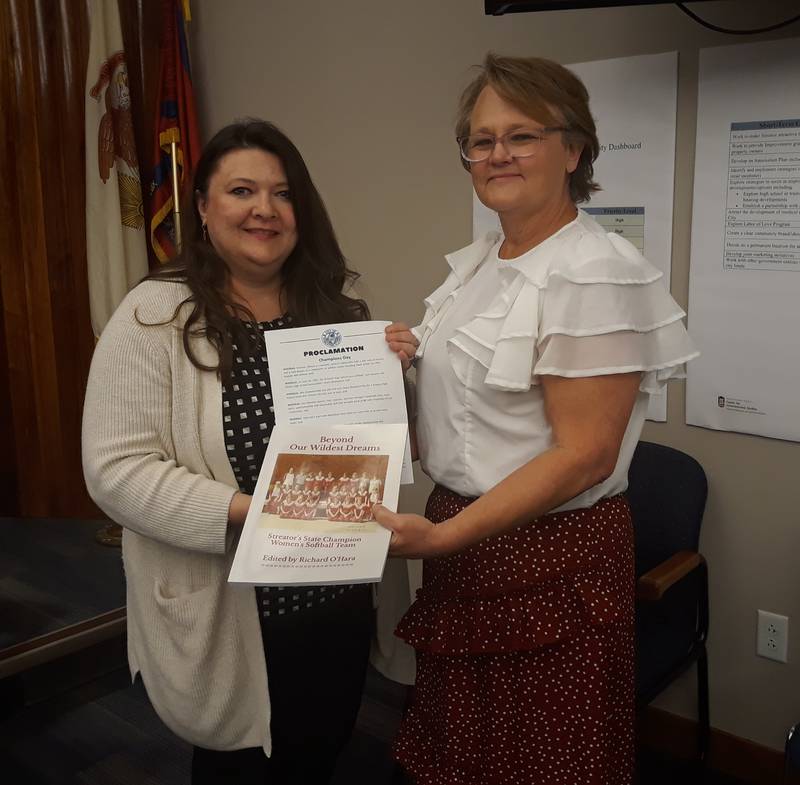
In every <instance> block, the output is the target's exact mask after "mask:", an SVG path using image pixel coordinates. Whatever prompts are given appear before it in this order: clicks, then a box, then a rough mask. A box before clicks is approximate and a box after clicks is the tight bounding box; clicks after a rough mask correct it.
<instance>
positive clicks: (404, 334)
mask: <svg viewBox="0 0 800 785" xmlns="http://www.w3.org/2000/svg"><path fill="white" fill-rule="evenodd" d="M386 342H387V343H388V344H389V348H390V349H391V350H392V351H393V352H395V353H396V354H397V356H398V357H399V358H400V362H401V363H402V365H403V373H405V372H406V371H407V370H408V369H409V368H410V367H411V361H412V360H413V359H414V355H415V354H416V353H417V347H418V346H419V341H418V340H417V336H416V335H414V333H412V332H411V328H410V327H409V326H408V325H407V324H405V323H404V322H392V323H391V324H390V325H389V326H388V327H387V328H386Z"/></svg>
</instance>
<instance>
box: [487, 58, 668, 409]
mask: <svg viewBox="0 0 800 785" xmlns="http://www.w3.org/2000/svg"><path fill="white" fill-rule="evenodd" d="M569 68H570V69H571V70H573V71H574V72H575V73H576V74H577V75H578V76H579V77H580V78H581V79H582V80H583V83H584V84H585V85H586V89H587V90H588V91H589V98H590V106H591V109H592V114H593V115H594V118H595V121H596V123H597V133H598V137H599V139H600V155H599V157H598V159H597V162H596V164H595V179H596V180H597V182H598V183H600V185H601V186H602V188H603V190H602V191H600V192H599V193H597V194H595V195H594V196H592V200H591V202H589V203H588V204H586V205H583V209H584V211H585V212H587V213H589V214H590V215H591V216H592V217H593V218H595V219H596V220H597V221H599V222H600V223H601V224H602V225H603V226H606V227H607V231H609V232H616V233H617V234H619V235H621V236H622V237H625V238H626V239H627V240H630V242H631V243H633V245H635V246H636V248H638V249H639V251H641V253H642V254H644V255H645V256H646V257H647V259H648V260H649V261H650V262H652V263H653V264H654V265H655V266H656V267H657V268H658V269H659V270H660V271H661V272H662V273H663V274H664V279H663V281H664V286H665V287H666V289H667V290H669V286H670V266H671V258H672V195H673V187H674V179H675V114H676V101H677V84H678V54H677V52H667V53H664V54H657V55H642V56H638V57H621V58H616V59H613V60H599V61H597V62H591V63H578V64H575V65H570V66H569ZM472 225H473V236H474V237H478V236H480V235H482V234H483V233H484V232H486V231H488V230H490V229H497V228H499V225H500V224H499V221H498V219H497V215H496V214H495V213H494V212H492V211H490V210H488V209H487V208H486V207H484V206H483V205H482V204H481V203H480V202H479V201H478V199H477V197H476V196H474V195H473V222H472ZM666 416H667V399H666V392H663V393H661V394H660V395H654V396H653V397H652V398H651V400H650V406H649V409H648V417H649V419H651V420H658V421H664V420H666Z"/></svg>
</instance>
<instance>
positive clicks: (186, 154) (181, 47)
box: [150, 0, 200, 262]
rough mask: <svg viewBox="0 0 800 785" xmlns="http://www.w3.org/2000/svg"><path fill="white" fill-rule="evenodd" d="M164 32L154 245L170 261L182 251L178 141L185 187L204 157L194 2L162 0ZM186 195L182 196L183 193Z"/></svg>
mask: <svg viewBox="0 0 800 785" xmlns="http://www.w3.org/2000/svg"><path fill="white" fill-rule="evenodd" d="M161 4H162V16H163V21H162V29H161V55H160V63H159V82H158V103H157V106H158V118H157V120H156V140H155V155H154V157H153V160H154V161H155V162H156V167H155V171H154V173H153V182H152V183H151V185H150V193H151V199H150V210H151V217H150V243H151V245H152V246H153V251H154V252H155V255H156V257H157V258H158V260H159V261H161V262H166V261H168V260H169V259H171V258H172V257H173V256H175V254H176V253H177V250H178V248H177V243H176V234H175V203H174V199H173V193H172V142H175V145H176V147H175V150H176V159H177V168H178V179H179V189H182V190H185V188H184V186H185V185H186V183H187V182H188V181H189V180H190V178H191V176H192V172H193V171H194V168H195V166H196V165H197V161H198V159H199V157H200V134H199V132H198V130H197V109H196V107H195V101H194V92H193V90H192V78H191V69H190V65H189V49H188V47H187V45H186V22H187V21H188V20H189V19H190V16H189V2H188V0H161ZM179 193H180V192H179ZM181 208H182V210H183V209H185V208H184V206H183V205H181Z"/></svg>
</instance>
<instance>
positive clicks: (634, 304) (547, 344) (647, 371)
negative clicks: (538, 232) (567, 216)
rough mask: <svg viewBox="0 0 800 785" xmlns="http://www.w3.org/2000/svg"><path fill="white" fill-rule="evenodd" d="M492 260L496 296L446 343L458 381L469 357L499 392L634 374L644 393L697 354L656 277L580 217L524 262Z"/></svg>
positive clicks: (630, 249)
mask: <svg viewBox="0 0 800 785" xmlns="http://www.w3.org/2000/svg"><path fill="white" fill-rule="evenodd" d="M487 252H488V251H487ZM495 263H496V264H498V271H499V273H500V278H501V281H502V287H501V290H500V291H499V292H498V294H497V296H496V297H495V298H494V300H493V301H492V302H491V304H490V305H489V307H488V308H487V309H486V310H485V311H483V312H482V313H479V314H477V315H476V316H475V317H474V318H473V319H471V320H470V321H468V322H467V323H466V324H464V325H463V326H461V327H458V328H457V329H456V330H455V331H454V334H453V336H452V337H451V338H450V339H449V340H448V350H449V355H450V360H451V364H452V366H453V370H454V372H455V373H456V376H458V378H459V379H461V381H462V382H463V381H464V380H465V377H466V373H467V369H468V364H469V359H470V358H471V359H474V360H477V361H478V362H479V363H480V364H481V365H482V366H483V367H484V368H485V369H486V377H485V380H484V381H485V384H487V385H488V386H489V387H493V388H495V389H499V390H506V391H525V390H529V389H530V387H531V385H535V384H538V383H539V379H540V377H541V376H545V375H553V376H566V377H581V376H601V375H606V374H614V373H626V372H633V371H641V372H642V374H643V375H642V382H641V386H640V389H641V390H642V391H644V392H649V393H653V392H658V391H659V390H660V389H661V388H662V387H663V386H664V384H665V383H666V382H667V381H668V380H669V379H671V378H680V377H683V376H685V363H686V362H687V361H688V360H690V359H692V358H693V357H695V356H697V354H698V352H697V351H696V350H695V348H694V346H693V344H692V342H691V340H690V338H689V336H688V335H687V333H686V330H685V328H684V326H683V323H682V321H681V320H682V318H683V317H684V316H685V314H684V312H683V310H681V308H680V307H679V306H678V305H677V303H676V302H675V301H674V300H673V299H672V297H671V296H670V295H669V293H668V292H667V291H666V290H665V289H664V286H663V281H662V280H661V279H662V274H661V272H660V271H659V270H658V269H657V268H655V267H654V266H653V265H652V264H650V263H649V262H648V261H647V260H646V259H645V258H644V257H643V256H642V255H641V254H640V253H639V252H638V251H637V250H636V249H635V248H634V246H633V245H631V244H630V243H629V242H628V241H626V240H624V239H623V238H621V237H619V236H618V235H615V234H607V233H606V232H605V231H604V230H603V229H602V227H600V226H599V224H597V223H596V222H595V221H594V220H593V219H592V218H590V217H589V216H586V215H585V214H583V213H581V214H580V216H579V218H577V219H576V220H575V221H574V222H573V223H572V224H570V225H568V226H567V227H565V228H564V229H563V230H562V231H561V232H559V233H557V234H556V235H553V236H552V237H550V238H548V240H546V241H545V242H544V243H542V244H541V245H540V246H538V247H537V248H535V249H533V250H532V251H530V252H529V253H528V254H525V256H523V257H520V258H519V259H515V260H508V261H504V260H496V261H495ZM442 288H444V287H442ZM440 292H441V289H440V290H437V292H434V295H432V297H435V296H437V295H439V293H440ZM438 313H439V314H441V313H442V309H440V310H439V311H438ZM423 324H425V323H424V322H423ZM428 324H430V325H431V328H430V329H431V331H432V330H433V329H435V326H436V324H438V322H437V321H436V320H435V319H434V318H431V319H430V320H429V321H428ZM420 349H423V347H422V345H421V346H420Z"/></svg>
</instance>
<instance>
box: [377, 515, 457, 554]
mask: <svg viewBox="0 0 800 785" xmlns="http://www.w3.org/2000/svg"><path fill="white" fill-rule="evenodd" d="M372 514H373V515H374V516H375V520H376V521H377V522H378V523H379V524H380V525H381V526H383V527H384V528H385V529H389V530H390V531H391V532H392V539H391V540H390V542H389V555H390V556H402V557H404V558H406V559H431V558H434V557H436V556H447V555H448V554H449V553H452V551H453V549H452V548H450V547H449V545H448V543H447V542H446V537H445V536H444V535H446V531H445V527H444V524H439V525H438V526H437V525H435V524H433V523H431V522H430V521H429V520H428V519H427V518H423V517H422V516H421V515H413V514H411V513H396V512H392V511H391V510H389V509H388V508H386V507H384V506H383V505H382V504H376V505H374V506H373V507H372Z"/></svg>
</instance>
